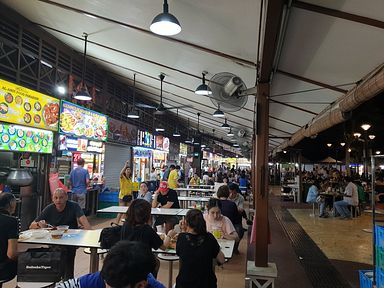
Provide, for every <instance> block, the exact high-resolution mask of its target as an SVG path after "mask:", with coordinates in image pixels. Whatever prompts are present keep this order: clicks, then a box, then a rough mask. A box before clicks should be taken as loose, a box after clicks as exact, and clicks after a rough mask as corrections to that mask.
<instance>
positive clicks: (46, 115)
mask: <svg viewBox="0 0 384 288" xmlns="http://www.w3.org/2000/svg"><path fill="white" fill-rule="evenodd" d="M64 113H66V112H64ZM64 113H63V114H64ZM68 114H69V115H71V113H68ZM74 120H76V119H74ZM43 121H44V123H45V125H47V126H51V127H54V126H56V125H57V123H58V122H59V103H56V102H52V103H47V104H45V105H44V108H43ZM66 132H68V130H67V131H66Z"/></svg>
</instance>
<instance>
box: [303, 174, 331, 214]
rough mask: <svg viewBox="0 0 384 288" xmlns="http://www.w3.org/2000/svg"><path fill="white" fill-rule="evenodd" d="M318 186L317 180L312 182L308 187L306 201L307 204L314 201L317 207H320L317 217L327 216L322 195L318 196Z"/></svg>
mask: <svg viewBox="0 0 384 288" xmlns="http://www.w3.org/2000/svg"><path fill="white" fill-rule="evenodd" d="M319 187H320V182H319V181H318V180H316V181H315V182H313V184H312V186H311V187H309V189H308V194H307V200H306V202H307V203H309V204H313V203H316V202H317V203H319V207H320V215H319V217H321V218H327V217H328V214H327V213H326V212H325V200H324V198H322V197H320V198H319Z"/></svg>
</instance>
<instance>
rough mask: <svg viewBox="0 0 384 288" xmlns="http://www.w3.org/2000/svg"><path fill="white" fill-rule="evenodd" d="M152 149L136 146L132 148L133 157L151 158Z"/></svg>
mask: <svg viewBox="0 0 384 288" xmlns="http://www.w3.org/2000/svg"><path fill="white" fill-rule="evenodd" d="M151 156H152V150H150V149H145V148H140V147H136V148H135V149H133V157H134V158H151Z"/></svg>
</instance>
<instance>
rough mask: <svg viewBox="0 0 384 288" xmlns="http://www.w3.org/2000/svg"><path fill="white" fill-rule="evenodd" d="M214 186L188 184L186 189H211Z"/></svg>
mask: <svg viewBox="0 0 384 288" xmlns="http://www.w3.org/2000/svg"><path fill="white" fill-rule="evenodd" d="M214 186H215V185H206V184H200V185H198V184H189V185H187V188H194V187H201V188H211V189H212V188H213V187H214Z"/></svg>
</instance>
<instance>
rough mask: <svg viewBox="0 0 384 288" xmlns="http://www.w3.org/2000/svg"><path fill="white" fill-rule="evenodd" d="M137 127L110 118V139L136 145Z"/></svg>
mask: <svg viewBox="0 0 384 288" xmlns="http://www.w3.org/2000/svg"><path fill="white" fill-rule="evenodd" d="M136 140H137V127H136V126H134V125H132V124H129V123H126V122H122V121H119V120H116V119H113V118H108V141H112V142H120V143H126V144H129V145H133V146H134V145H136Z"/></svg>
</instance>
